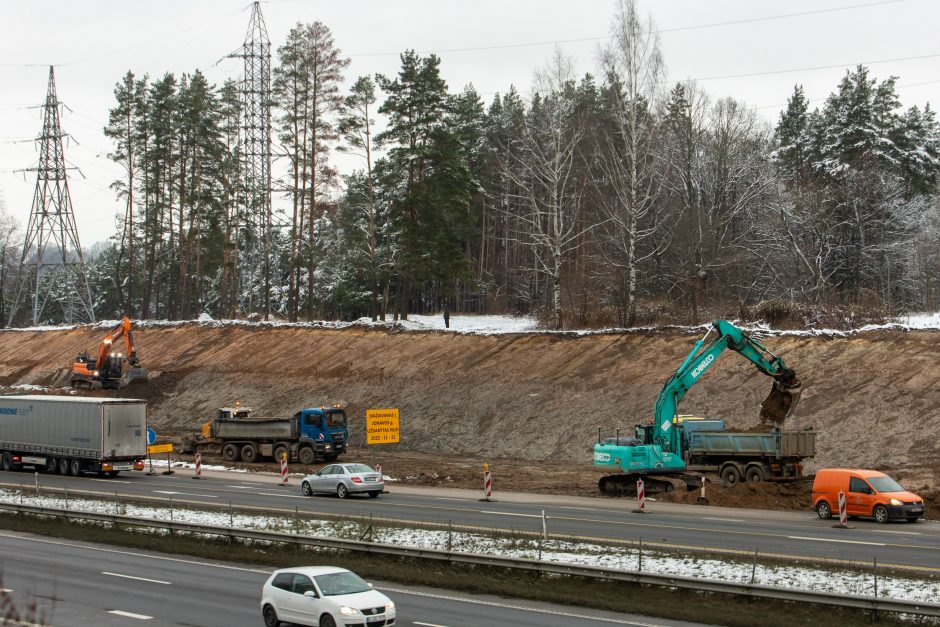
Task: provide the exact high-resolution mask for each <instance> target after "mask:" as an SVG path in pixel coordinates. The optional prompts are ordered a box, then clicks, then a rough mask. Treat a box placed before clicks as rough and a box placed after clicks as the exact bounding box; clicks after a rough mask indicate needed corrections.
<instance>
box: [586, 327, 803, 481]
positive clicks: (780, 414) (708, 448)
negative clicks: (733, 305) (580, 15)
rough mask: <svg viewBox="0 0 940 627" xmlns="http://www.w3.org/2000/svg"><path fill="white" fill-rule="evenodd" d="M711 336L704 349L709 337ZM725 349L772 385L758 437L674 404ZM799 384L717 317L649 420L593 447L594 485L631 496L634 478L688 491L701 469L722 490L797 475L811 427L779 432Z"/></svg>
mask: <svg viewBox="0 0 940 627" xmlns="http://www.w3.org/2000/svg"><path fill="white" fill-rule="evenodd" d="M713 333H714V334H715V337H714V339H713V340H712V342H711V343H710V344H708V345H707V346H705V342H706V340H707V339H708V337H709V336H710V335H712V334H713ZM727 349H731V351H732V352H735V353H738V354H739V355H741V356H742V357H744V358H745V359H747V360H749V361H750V362H752V363H753V364H754V365H755V366H756V368H757V370H758V371H759V372H761V373H762V374H764V375H766V376H768V377H770V378H771V379H772V380H773V387H772V389H771V392H770V395H769V396H768V397H767V398H766V399H765V400H764V402H763V403H761V412H760V420H761V423H762V424H763V431H761V432H729V431H725V430H724V422H723V421H721V420H700V419H693V418H691V417H684V416H679V414H678V407H679V402H680V401H681V400H682V398H683V397H684V396H685V394H686V393H687V392H688V391H689V389H690V388H691V387H692V386H693V385H695V384H696V383H697V382H698V381H699V380H700V378H701V377H702V376H704V374H705V373H706V372H708V370H709V369H710V368H711V367H712V365H713V364H714V363H715V362H716V361H717V359H718V357H719V356H720V355H721V354H722V353H723V352H724V351H725V350H727ZM801 391H802V385H801V383H800V380H799V379H798V378H797V376H796V373H795V372H794V371H793V370H792V369H791V368H788V367H787V366H786V365H785V364H784V362H783V359H781V358H780V357H778V356H777V355H774V354H773V353H772V352H770V351H769V350H768V349H767V348H766V347H765V346H764V345H762V344H761V343H760V342H758V341H757V340H756V339H754V338H753V337H751V336H750V335H749V334H748V333H745V332H744V331H742V330H741V329H739V328H737V327H736V326H734V325H733V324H731V323H729V322H726V321H724V320H717V321H715V322H714V323H712V326H711V328H710V329H709V330H708V332H707V333H706V334H705V337H703V338H702V339H701V340H699V341H698V342H697V343H696V344H695V346H694V348H692V351H691V352H690V353H689V354H688V355H687V356H686V358H685V360H684V361H683V362H682V365H681V366H679V368H678V369H677V370H676V372H675V373H673V375H672V376H671V377H670V378H669V379H668V380H667V381H666V383H665V384H664V385H663V388H662V390H661V391H660V393H659V396H658V397H657V399H656V407H655V410H654V413H653V418H652V419H651V420H650V421H649V422H648V423H645V424H640V425H637V426H636V428H635V430H634V435H633V436H627V437H623V436H621V435H620V434H619V433H617V435H615V436H614V437H613V438H607V439H606V440H601V437H600V432H599V431H598V441H597V444H595V446H594V466H595V467H597V468H598V469H599V470H602V471H604V472H605V473H608V474H605V475H604V476H602V477H601V478H600V480H599V481H598V488H599V489H600V491H601V492H603V493H608V494H617V493H620V494H634V495H635V494H636V483H637V480H639V479H642V480H643V482H644V488H645V492H646V493H648V494H654V493H657V492H670V491H672V490H673V489H674V487H675V486H676V484H677V483H678V484H679V485H681V484H682V483H681V482H682V481H684V482H685V484H686V486H688V487H691V486H692V485H694V483H695V482H698V481H700V480H701V475H700V474H692V473H702V472H716V473H718V474H719V475H720V476H721V479H722V482H723V483H725V484H726V485H735V484H737V483H738V482H740V481H742V480H744V481H765V480H769V479H780V478H787V477H799V476H800V475H802V472H803V466H802V461H803V460H804V459H806V458H808V457H813V455H815V452H816V434H815V432H814V431H812V430H811V429H809V430H804V431H783V430H781V429H780V425H781V424H782V423H783V421H784V420H785V419H786V418H788V417H789V416H790V415H791V414H792V413H793V411H794V409H795V408H796V405H797V402H798V401H799V398H800V393H801Z"/></svg>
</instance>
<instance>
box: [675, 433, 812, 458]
mask: <svg viewBox="0 0 940 627" xmlns="http://www.w3.org/2000/svg"><path fill="white" fill-rule="evenodd" d="M688 437H689V452H690V453H691V454H692V455H723V456H729V457H778V458H794V457H800V458H803V457H813V456H814V455H815V454H816V432H815V431H777V430H775V431H772V432H769V433H737V432H729V431H693V432H690V433H689V434H688Z"/></svg>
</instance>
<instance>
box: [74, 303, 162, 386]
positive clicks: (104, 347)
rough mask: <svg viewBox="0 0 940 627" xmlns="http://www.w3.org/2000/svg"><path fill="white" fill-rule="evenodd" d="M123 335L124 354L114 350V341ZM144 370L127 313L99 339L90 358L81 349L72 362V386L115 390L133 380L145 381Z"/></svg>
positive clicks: (145, 371) (145, 374)
mask: <svg viewBox="0 0 940 627" xmlns="http://www.w3.org/2000/svg"><path fill="white" fill-rule="evenodd" d="M121 338H124V350H125V352H124V353H121V352H118V351H115V348H116V347H115V344H116V343H117V342H119V341H120V340H121ZM146 378H147V369H146V368H143V367H141V365H140V360H138V359H137V350H136V349H135V348H134V336H133V335H132V334H131V320H130V318H128V317H127V316H125V317H124V320H123V321H122V322H121V324H119V325H117V326H116V327H114V328H113V329H111V331H110V332H108V334H107V335H105V336H104V339H102V340H101V344H99V345H98V354H97V355H96V356H95V358H94V359H92V357H91V356H89V354H88V351H82V352H81V353H79V354H78V356H77V357H76V358H75V362H74V363H73V364H72V387H74V388H84V389H88V390H92V389H101V388H105V389H109V390H117V389H119V388H123V387H125V386H126V385H127V384H128V383H131V382H132V381H135V380H146Z"/></svg>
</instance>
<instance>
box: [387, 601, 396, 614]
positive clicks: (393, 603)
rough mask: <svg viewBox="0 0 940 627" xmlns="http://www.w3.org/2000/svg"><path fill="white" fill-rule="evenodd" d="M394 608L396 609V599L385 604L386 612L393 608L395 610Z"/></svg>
mask: <svg viewBox="0 0 940 627" xmlns="http://www.w3.org/2000/svg"><path fill="white" fill-rule="evenodd" d="M394 609H395V602H394V601H389V602H388V603H386V604H385V611H386V612H388V611H391V610H394Z"/></svg>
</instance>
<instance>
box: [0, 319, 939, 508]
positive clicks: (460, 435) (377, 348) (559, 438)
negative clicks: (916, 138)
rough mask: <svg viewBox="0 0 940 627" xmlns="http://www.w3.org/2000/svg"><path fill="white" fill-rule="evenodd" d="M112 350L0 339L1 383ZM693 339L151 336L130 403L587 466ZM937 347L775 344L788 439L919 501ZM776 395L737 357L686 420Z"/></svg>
mask: <svg viewBox="0 0 940 627" xmlns="http://www.w3.org/2000/svg"><path fill="white" fill-rule="evenodd" d="M102 334H103V333H102V330H101V329H96V328H91V327H80V328H75V329H69V330H52V331H3V332H0V384H2V385H7V386H10V385H16V384H36V385H51V386H62V385H67V380H68V367H69V364H70V361H71V359H72V358H73V357H74V355H75V354H76V353H78V352H79V351H80V350H81V349H92V348H94V347H95V346H97V342H98V341H99V340H100V337H101V336H102ZM698 336H699V334H698V333H696V334H689V333H687V332H684V331H676V330H672V331H661V332H631V333H618V334H613V333H611V334H597V335H587V336H578V335H573V334H548V333H544V334H543V333H533V334H508V335H489V336H486V335H463V334H455V333H446V332H436V331H422V332H404V331H400V330H396V329H394V328H393V329H392V330H391V331H389V330H386V329H381V328H375V327H352V328H346V329H330V328H309V327H306V328H301V327H260V326H251V325H235V324H232V325H219V324H209V325H199V324H196V323H190V324H182V325H179V326H147V327H145V328H142V329H140V330H139V331H137V332H136V340H137V346H138V352H139V354H140V356H141V360H142V361H143V363H144V365H145V366H146V367H148V368H149V369H150V371H151V380H150V381H149V382H148V383H147V384H143V385H134V386H132V387H130V388H128V389H126V390H123V391H122V392H121V393H120V394H121V395H122V396H129V397H143V398H147V399H148V400H150V401H151V408H152V423H153V424H154V425H155V426H156V427H157V429H158V430H160V431H162V432H164V433H175V434H186V433H190V432H193V431H195V430H197V429H198V426H199V425H200V424H201V423H202V422H204V421H205V420H206V419H207V418H210V417H211V416H212V415H213V412H214V409H215V408H216V407H219V406H222V405H229V404H232V403H233V402H234V401H235V400H236V399H238V400H240V401H241V402H242V404H243V405H246V406H249V407H252V408H253V409H254V410H255V413H256V414H260V415H279V414H283V415H286V414H289V413H293V412H294V411H296V410H297V409H298V408H301V407H305V406H319V405H321V404H324V403H333V402H338V403H342V404H344V405H345V406H346V407H347V409H348V412H349V415H350V417H351V432H352V443H353V444H354V445H356V444H361V443H362V442H363V441H364V432H363V431H364V427H363V423H364V413H365V410H366V409H367V408H372V407H374V408H379V407H399V408H400V409H401V417H402V418H401V433H402V441H401V444H400V445H398V452H401V453H405V452H409V451H410V452H415V453H433V454H435V455H439V456H451V457H453V456H469V457H473V458H478V457H482V458H507V459H508V458H511V459H515V460H523V461H524V460H528V461H531V462H546V461H548V462H552V463H556V464H565V465H569V466H570V465H582V466H590V461H591V446H592V445H593V443H594V442H595V440H596V438H597V433H598V427H600V428H601V431H602V432H603V433H604V434H612V433H613V430H614V428H617V427H619V428H620V429H621V432H625V431H627V430H632V425H633V424H634V423H635V422H637V421H640V420H646V419H648V418H649V417H651V415H652V408H653V404H654V401H655V398H656V395H657V393H658V392H659V390H660V387H661V386H662V383H663V381H664V380H665V379H666V377H668V376H669V375H670V374H671V373H672V372H673V371H674V370H675V368H676V367H677V366H678V365H679V364H680V363H681V361H682V359H683V358H684V357H685V356H686V354H687V353H688V351H689V350H690V349H691V347H692V345H693V344H694V342H695V341H696V340H697V339H698ZM938 339H940V333H937V332H931V331H910V332H903V331H877V332H870V333H859V334H856V335H853V336H850V337H831V338H827V337H803V336H785V337H768V338H766V339H765V341H764V343H765V344H766V345H767V346H768V347H769V348H770V349H771V350H773V351H774V352H775V353H777V354H779V355H781V356H783V357H784V359H785V360H786V363H787V365H789V366H791V367H793V368H794V369H795V370H796V371H797V373H798V374H799V376H800V378H801V379H802V381H803V383H804V392H803V396H802V400H801V402H800V405H799V407H798V409H797V412H796V415H795V416H794V417H792V418H791V419H790V421H789V422H788V423H787V424H788V426H789V427H790V428H804V427H809V426H813V427H815V428H816V429H817V431H818V440H817V456H816V459H815V461H814V463H813V464H811V465H810V470H813V469H814V468H816V467H820V466H832V465H851V466H864V467H872V468H883V469H887V470H891V471H893V472H894V473H895V475H896V477H897V478H899V479H901V480H902V481H906V482H907V483H908V484H909V485H910V487H911V488H914V489H917V488H918V487H924V488H926V487H928V486H929V487H930V488H934V487H935V486H936V485H937V483H938V481H940V448H938V445H937V436H938V434H940V367H938V366H937V363H938V362H940V342H938ZM769 389H770V380H769V379H768V378H766V377H764V376H762V375H760V374H759V373H758V372H756V371H755V369H754V367H753V366H752V365H751V364H750V363H749V362H747V361H746V360H745V359H742V358H741V357H740V356H739V355H737V354H735V353H732V352H730V351H729V352H726V353H725V354H724V355H723V356H722V358H721V359H720V360H719V362H718V363H716V364H715V365H714V366H713V367H712V368H711V370H710V371H709V372H708V374H707V375H706V376H704V377H703V379H702V381H701V382H700V383H699V384H698V385H697V386H696V387H695V388H694V389H693V390H691V391H690V392H689V394H688V396H686V398H685V400H684V402H683V403H682V407H681V409H682V412H683V413H689V414H699V415H706V416H710V417H719V418H723V419H724V420H725V421H726V422H727V424H728V425H729V426H730V427H733V428H740V429H747V428H753V427H755V426H756V425H757V422H758V411H759V404H760V402H761V400H762V399H763V398H764V397H765V396H766V394H767V392H768V391H769ZM109 393H112V392H109ZM99 394H102V392H99ZM389 452H390V453H391V452H392V451H389ZM539 465H540V466H541V464H539Z"/></svg>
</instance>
